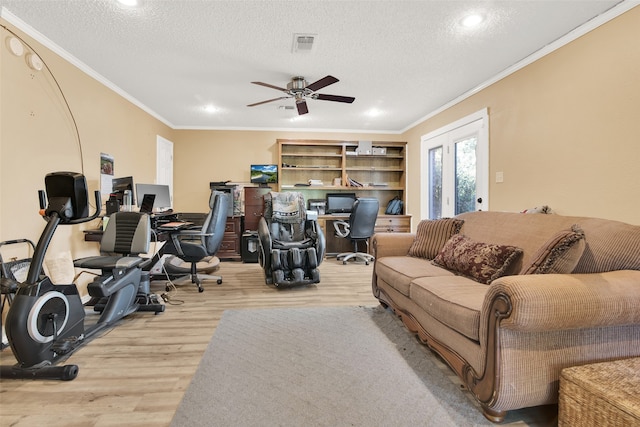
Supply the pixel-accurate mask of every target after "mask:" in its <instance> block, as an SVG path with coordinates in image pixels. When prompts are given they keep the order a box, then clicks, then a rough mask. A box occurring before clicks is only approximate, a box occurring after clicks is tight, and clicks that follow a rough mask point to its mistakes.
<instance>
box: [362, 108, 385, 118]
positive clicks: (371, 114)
mask: <svg viewBox="0 0 640 427" xmlns="http://www.w3.org/2000/svg"><path fill="white" fill-rule="evenodd" d="M365 114H366V115H367V116H369V117H378V116H380V115H381V114H382V111H380V110H378V109H377V108H372V109H370V110H369V111H367V112H365Z"/></svg>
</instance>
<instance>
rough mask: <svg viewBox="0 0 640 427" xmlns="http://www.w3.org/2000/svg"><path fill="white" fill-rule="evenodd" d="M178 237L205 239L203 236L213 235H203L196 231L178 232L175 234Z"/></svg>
mask: <svg viewBox="0 0 640 427" xmlns="http://www.w3.org/2000/svg"><path fill="white" fill-rule="evenodd" d="M176 234H177V235H178V237H180V236H186V237H205V236H211V235H213V233H203V232H202V230H200V229H197V230H180V232H179V233H176Z"/></svg>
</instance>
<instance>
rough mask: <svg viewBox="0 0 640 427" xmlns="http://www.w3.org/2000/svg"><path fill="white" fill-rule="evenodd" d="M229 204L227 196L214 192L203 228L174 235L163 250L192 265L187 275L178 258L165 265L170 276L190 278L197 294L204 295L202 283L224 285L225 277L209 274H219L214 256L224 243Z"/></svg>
mask: <svg viewBox="0 0 640 427" xmlns="http://www.w3.org/2000/svg"><path fill="white" fill-rule="evenodd" d="M230 203H231V200H230V195H229V194H228V193H224V192H221V191H212V192H211V196H210V197H209V209H210V210H209V214H208V215H207V217H206V218H205V220H204V223H203V224H202V227H201V228H196V229H192V228H189V229H186V230H184V229H183V230H179V231H176V232H173V233H171V238H170V239H169V240H168V241H167V243H166V244H165V245H164V247H163V248H162V252H163V254H173V255H175V256H176V257H178V258H179V259H181V260H182V261H184V262H186V263H188V264H190V267H189V270H187V271H185V270H184V268H181V267H180V265H176V263H175V258H172V257H169V258H168V259H167V260H165V262H164V266H165V269H166V270H167V272H168V273H169V274H176V273H177V274H181V273H186V274H188V275H190V277H191V283H194V284H195V285H196V286H197V287H198V292H203V291H204V289H203V288H202V285H201V282H202V281H203V280H216V281H217V283H218V284H219V285H220V284H221V283H222V276H212V275H209V274H208V273H210V272H212V271H214V270H216V269H217V268H218V265H219V263H220V260H219V259H218V258H217V257H216V256H215V254H216V252H218V249H220V245H221V243H222V238H223V236H224V230H225V227H226V225H227V212H228V210H229V204H230Z"/></svg>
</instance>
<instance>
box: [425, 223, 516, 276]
mask: <svg viewBox="0 0 640 427" xmlns="http://www.w3.org/2000/svg"><path fill="white" fill-rule="evenodd" d="M521 255H522V249H520V248H517V247H515V246H506V245H495V244H490V243H480V242H476V241H473V240H471V239H470V238H468V237H467V236H465V235H462V234H457V235H455V236H453V237H451V238H450V239H449V241H447V243H445V245H444V247H443V248H442V250H441V251H440V253H438V255H437V256H436V257H435V258H434V260H433V263H434V264H436V265H439V266H440V267H443V268H446V269H447V270H450V271H453V272H454V273H456V274H461V275H463V276H467V277H469V278H471V279H473V280H475V281H477V282H480V283H485V284H487V285H488V284H489V283H491V282H492V281H494V280H495V279H497V278H498V277H501V276H505V275H507V274H508V273H509V267H511V266H512V265H513V264H514V263H515V262H516V261H517V260H518V257H520V256H521Z"/></svg>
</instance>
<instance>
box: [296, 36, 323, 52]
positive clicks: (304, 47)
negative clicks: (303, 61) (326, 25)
mask: <svg viewBox="0 0 640 427" xmlns="http://www.w3.org/2000/svg"><path fill="white" fill-rule="evenodd" d="M317 38H318V35H317V34H294V35H293V53H298V52H299V53H303V52H311V51H312V50H313V49H314V42H315V41H316V39H317Z"/></svg>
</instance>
